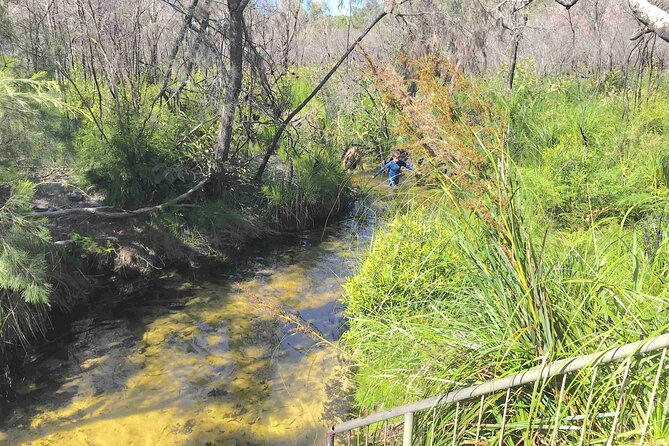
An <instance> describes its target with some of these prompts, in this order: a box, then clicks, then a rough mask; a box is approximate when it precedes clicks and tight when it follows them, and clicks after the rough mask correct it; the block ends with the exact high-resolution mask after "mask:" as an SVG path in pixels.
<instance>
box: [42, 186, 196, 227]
mask: <svg viewBox="0 0 669 446" xmlns="http://www.w3.org/2000/svg"><path fill="white" fill-rule="evenodd" d="M208 181H209V177H207V178H205V179H204V180H202V181H200V182H199V183H197V184H196V185H195V186H193V187H192V188H191V189H190V190H189V191H187V192H184V193H183V194H181V195H179V196H178V197H175V198H172V199H171V200H168V201H166V202H164V203H161V204H157V205H155V206H147V207H143V208H139V209H135V210H132V211H127V210H125V209H120V210H118V211H115V212H107V211H103V210H102V209H107V207H106V206H104V207H94V208H69V209H58V210H56V211H44V212H33V213H32V214H30V217H33V218H41V217H62V216H64V215H75V214H89V215H96V216H98V217H104V218H128V217H136V216H138V215H142V214H148V213H151V212H157V211H162V210H164V209H165V208H168V207H171V206H173V205H175V204H176V203H178V202H180V201H183V200H185V199H186V198H188V197H190V196H191V195H193V194H194V193H195V192H197V191H198V190H200V189H202V187H203V186H204V185H205V184H207V182H208Z"/></svg>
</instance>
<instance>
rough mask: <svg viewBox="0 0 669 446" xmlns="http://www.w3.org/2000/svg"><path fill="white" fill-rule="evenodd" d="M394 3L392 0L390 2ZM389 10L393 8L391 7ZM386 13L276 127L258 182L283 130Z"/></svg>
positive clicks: (259, 171)
mask: <svg viewBox="0 0 669 446" xmlns="http://www.w3.org/2000/svg"><path fill="white" fill-rule="evenodd" d="M390 3H392V2H390ZM389 10H392V8H389ZM386 15H388V11H383V12H381V13H380V14H379V15H377V16H376V17H375V18H374V20H372V22H371V23H370V24H369V25H368V26H367V28H365V30H364V31H363V32H362V33H361V34H360V35H359V36H358V38H357V39H356V40H355V42H353V43H352V44H351V45H350V46H349V47H348V48H347V49H346V51H344V54H342V56H341V57H340V58H339V60H338V61H337V63H335V64H334V66H333V67H332V68H330V71H328V72H327V73H326V74H325V76H323V79H321V81H320V82H319V83H318V85H316V87H314V89H313V90H312V91H311V93H309V96H307V97H306V98H305V99H304V100H303V101H302V102H301V103H300V104H299V105H298V106H297V107H296V108H295V109H294V110H293V111H292V112H290V113H289V114H288V116H286V118H285V119H284V120H283V121H281V124H279V128H278V129H276V132H275V133H274V137H273V138H272V141H271V142H270V143H269V146H268V147H267V150H266V151H265V156H264V157H263V160H262V163H260V167H259V168H258V172H257V173H256V177H255V180H256V182H258V183H259V182H260V181H261V180H262V176H263V173H264V172H265V169H266V168H267V163H268V162H269V159H270V157H271V156H272V155H274V154H275V153H276V149H277V148H278V146H279V141H280V140H281V136H282V135H283V132H284V131H285V130H286V128H287V127H288V124H290V122H291V121H292V120H293V118H294V117H295V116H297V114H298V113H300V111H302V109H303V108H304V107H305V106H306V105H307V104H308V103H309V101H311V100H312V99H313V98H314V96H316V95H317V94H318V92H319V91H320V90H321V88H323V86H324V85H325V84H326V83H327V82H328V80H330V78H331V77H332V75H333V74H335V72H336V71H337V69H338V68H339V67H340V66H341V64H342V63H343V62H344V61H345V60H346V59H347V58H348V55H349V54H351V52H352V51H353V50H354V49H355V47H356V46H357V45H358V44H359V43H360V42H361V41H362V39H364V38H365V36H366V35H367V34H369V32H370V31H371V30H372V28H374V26H375V25H376V24H377V23H379V22H380V21H381V19H382V18H384V17H385V16H386Z"/></svg>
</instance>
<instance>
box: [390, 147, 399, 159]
mask: <svg viewBox="0 0 669 446" xmlns="http://www.w3.org/2000/svg"><path fill="white" fill-rule="evenodd" d="M390 157H391V158H392V159H393V161H395V162H397V161H399V159H400V152H399V151H398V150H395V151H394V152H393V153H392V155H390Z"/></svg>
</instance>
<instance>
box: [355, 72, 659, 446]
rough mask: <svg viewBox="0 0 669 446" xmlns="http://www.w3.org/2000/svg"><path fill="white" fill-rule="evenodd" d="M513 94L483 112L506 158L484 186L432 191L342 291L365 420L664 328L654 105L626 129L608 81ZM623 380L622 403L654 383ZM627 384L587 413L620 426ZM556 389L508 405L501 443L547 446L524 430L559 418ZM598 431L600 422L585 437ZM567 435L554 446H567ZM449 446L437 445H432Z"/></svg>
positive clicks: (573, 392) (572, 404) (379, 241)
mask: <svg viewBox="0 0 669 446" xmlns="http://www.w3.org/2000/svg"><path fill="white" fill-rule="evenodd" d="M520 79H521V80H522V81H520V82H518V89H517V91H516V92H515V93H514V95H513V96H511V97H505V96H503V95H502V94H499V93H497V92H496V91H495V87H494V86H495V83H494V82H490V83H489V84H488V86H487V87H486V89H485V90H484V91H483V95H482V96H481V97H482V98H483V99H484V100H485V101H486V102H488V103H489V104H494V106H495V108H496V111H497V113H496V115H497V120H498V123H501V124H502V125H500V127H501V128H506V129H507V130H506V134H505V135H504V136H505V137H506V140H505V141H503V145H501V148H500V149H497V147H495V148H494V150H493V149H488V147H483V146H484V145H485V144H484V143H483V142H481V143H480V144H479V145H480V146H481V147H477V148H476V150H479V151H480V153H479V154H478V157H480V158H481V159H483V160H485V162H484V163H482V164H481V165H480V168H481V171H482V172H484V173H485V175H481V176H480V177H477V180H476V181H472V182H469V183H465V182H461V183H459V184H453V182H451V181H449V180H448V179H447V178H445V177H444V179H443V181H442V184H443V185H444V189H445V192H446V193H445V196H444V198H443V199H439V200H434V201H432V202H429V203H423V204H421V205H420V206H416V207H413V208H410V209H409V211H407V212H403V213H399V214H398V215H396V216H395V217H394V219H393V220H391V222H390V223H389V224H388V225H387V226H386V227H383V228H381V229H380V230H378V231H377V233H376V235H375V238H374V241H373V243H372V246H371V248H370V252H369V255H368V257H367V258H366V259H365V260H364V262H363V263H362V265H361V267H360V270H359V272H358V273H357V274H356V275H355V276H353V277H352V278H350V279H349V280H348V281H347V283H346V284H345V294H346V305H347V316H348V321H349V330H348V331H347V332H346V333H345V334H344V337H343V340H342V342H343V345H344V346H345V348H347V349H348V350H349V351H350V352H352V353H353V355H354V356H355V357H356V358H357V359H358V364H357V367H358V368H357V369H356V375H355V378H356V380H357V383H358V391H357V395H356V396H357V402H358V404H359V405H360V406H361V408H363V410H374V411H376V410H378V409H381V408H387V407H390V406H393V405H397V404H402V403H405V402H408V401H412V400H416V399H420V398H424V397H428V396H433V395H438V394H442V393H444V392H446V391H449V390H452V389H454V388H459V387H464V386H467V385H470V384H474V383H479V382H482V381H487V380H490V379H493V378H497V377H501V376H507V375H510V374H513V373H516V372H520V371H522V370H526V369H529V368H532V367H535V366H537V364H540V363H541V362H543V361H553V360H556V359H560V358H564V357H569V356H575V355H581V354H587V353H592V352H595V351H600V350H604V349H606V348H609V347H611V346H613V345H620V344H624V343H628V342H633V341H637V340H640V339H645V338H647V337H650V336H653V335H655V334H658V333H661V332H666V331H667V330H669V287H667V285H666V276H667V272H669V269H668V268H669V264H668V263H667V260H666V259H667V249H669V237H667V230H668V229H669V228H667V224H666V221H665V219H666V218H667V216H666V210H665V205H666V196H667V195H666V194H667V182H666V178H667V170H668V169H667V165H668V162H667V159H669V157H668V156H667V155H666V153H667V152H666V147H667V142H669V141H667V134H668V133H667V131H668V130H669V127H668V126H667V122H668V121H667V119H666V118H667V110H669V107H668V106H667V105H669V104H667V102H666V99H665V98H666V97H667V94H666V92H665V93H663V94H658V95H656V96H654V97H652V98H651V99H649V100H648V101H647V102H646V103H645V104H643V105H642V106H641V107H640V109H638V110H630V111H627V115H626V118H625V119H623V118H622V116H623V112H624V111H625V110H624V106H623V95H622V93H621V92H620V91H619V89H618V88H619V87H618V84H617V82H616V79H615V76H612V77H611V78H610V79H605V80H604V81H602V82H599V83H592V84H591V83H587V82H585V81H580V82H579V81H576V80H571V79H568V78H559V79H543V80H538V79H536V78H535V77H533V76H532V75H531V74H522V75H521V76H520ZM661 88H664V87H661ZM662 91H664V90H662ZM420 94H423V95H429V91H425V90H424V91H422V92H419V95H420ZM466 94H467V92H466V91H462V92H455V93H454V96H455V98H454V100H453V101H452V103H453V113H454V114H462V113H465V114H466V113H467V111H466V110H467V100H466ZM458 95H460V97H458ZM463 98H464V99H463ZM483 124H484V125H490V123H483ZM493 124H494V123H493ZM483 131H487V132H488V133H489V134H491V135H494V134H495V131H494V129H492V130H486V129H485V128H484V129H483ZM437 135H438V134H437V133H426V134H424V137H425V138H427V137H433V138H436V137H437ZM584 135H585V136H584ZM491 140H492V139H491ZM483 141H485V140H483ZM435 146H437V145H436V144H435ZM507 153H508V155H507ZM640 153H642V154H643V156H640V155H639V154H640ZM474 155H475V154H474ZM470 170H472V169H471V168H470ZM470 174H471V172H470ZM509 178H511V179H509ZM465 197H466V199H464V198H465ZM458 200H461V201H458ZM635 364H637V365H635V373H636V374H637V378H635V380H634V381H633V382H632V383H630V389H629V392H635V391H639V392H641V391H642V390H643V389H646V390H645V391H647V383H648V382H650V381H651V380H652V379H653V377H654V369H653V367H652V366H650V365H649V364H647V363H645V362H639V363H635ZM623 369H624V367H622V366H621V367H613V368H611V369H607V370H600V378H599V379H598V381H597V386H596V387H595V389H594V395H595V397H594V399H593V405H594V406H593V407H591V408H590V410H591V411H592V412H591V413H594V412H597V413H604V412H613V411H615V408H616V404H617V397H616V395H617V390H616V391H615V392H614V389H618V388H619V385H620V384H619V383H620V379H621V375H622V373H623ZM590 377H591V375H590V374H589V372H583V373H581V374H574V375H573V376H572V375H570V379H569V381H568V383H567V387H566V390H565V397H564V399H563V407H562V411H563V412H562V413H571V414H574V413H583V409H584V406H585V404H586V400H587V396H588V392H589V388H590ZM661 385H662V386H664V387H663V388H666V387H667V386H668V385H669V381H667V380H664V381H663V382H662V384H661ZM635 386H636V387H635ZM644 386H645V387H644ZM558 389H559V385H556V383H555V381H549V382H546V383H542V384H541V385H540V386H539V387H537V388H526V387H525V388H520V389H518V390H516V391H514V394H513V408H512V410H511V411H510V413H511V416H510V417H511V418H510V419H508V420H507V421H508V423H509V424H508V426H507V427H508V431H507V434H508V438H509V440H508V443H506V444H509V445H510V444H540V443H542V442H543V441H544V440H545V438H543V433H537V432H536V431H534V428H533V427H532V426H535V425H537V424H541V423H540V421H539V419H538V417H544V418H548V419H553V418H551V417H554V414H555V411H556V410H557V409H556V400H557V392H558V391H559V390H558ZM540 391H541V392H540ZM486 404H487V406H488V407H489V408H490V410H489V411H487V412H486V413H487V415H486V420H485V421H484V422H485V423H487V424H499V423H500V422H501V412H500V411H495V410H494V409H493V408H494V407H495V405H497V407H499V406H500V404H501V403H500V401H495V400H494V397H491V398H486ZM668 407H669V406H667V405H664V406H660V405H658V406H657V413H656V414H654V416H653V418H652V421H651V426H652V429H651V431H653V432H654V433H653V435H654V436H655V438H661V436H662V435H663V433H666V422H665V421H663V420H666V418H667V408H668ZM477 410H478V405H477V404H476V403H474V404H472V405H471V407H469V406H466V405H462V406H461V412H460V414H459V416H460V417H461V418H460V419H461V420H466V419H469V420H472V419H473V420H474V423H475V420H476V416H477ZM627 410H629V411H631V412H630V413H629V414H628V415H626V418H625V419H624V420H621V424H620V425H619V432H620V435H621V436H625V435H627V436H631V435H636V434H638V432H639V420H642V419H643V408H640V407H636V406H634V407H632V408H629V407H628V409H627ZM430 415H431V414H430ZM454 417H455V407H445V408H444V409H443V410H441V411H440V413H438V414H437V417H436V420H438V421H437V423H438V424H439V425H438V426H437V427H436V429H437V430H436V431H439V432H441V431H442V429H447V428H448V429H450V426H452V422H453V419H454ZM429 418H430V420H431V417H429ZM533 420H534V421H533ZM421 422H426V423H427V422H429V421H421V419H420V418H419V423H421ZM449 423H451V424H449ZM606 423H607V422H606V421H601V422H600V421H596V422H594V424H593V426H592V429H591V430H589V431H588V434H591V433H593V434H594V433H595V432H598V431H603V430H605V427H606ZM602 427H604V428H602ZM429 430H430V427H429V426H426V427H425V429H423V430H422V431H423V432H428V431H429ZM607 432H608V431H607ZM486 435H487V434H486ZM570 435H571V434H569V433H564V438H568V439H569V440H567V441H566V443H565V444H573V443H575V442H577V441H578V437H577V436H576V439H575V440H574V437H573V436H571V437H570ZM430 440H431V439H430V438H429V436H424V437H420V438H416V439H415V441H416V442H417V444H419V443H420V442H423V441H424V442H425V444H431V442H430ZM598 440H599V439H595V438H593V439H592V441H593V443H595V442H596V441H598ZM486 441H488V442H491V443H495V444H496V443H498V442H499V439H498V438H496V439H495V438H486ZM450 443H451V437H450V435H449V436H448V439H447V443H446V442H445V441H444V440H443V438H442V439H436V442H435V443H434V444H450ZM586 443H587V441H586Z"/></svg>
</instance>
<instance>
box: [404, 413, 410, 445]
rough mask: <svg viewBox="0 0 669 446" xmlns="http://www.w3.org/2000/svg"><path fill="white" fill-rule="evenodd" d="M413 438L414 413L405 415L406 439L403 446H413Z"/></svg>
mask: <svg viewBox="0 0 669 446" xmlns="http://www.w3.org/2000/svg"><path fill="white" fill-rule="evenodd" d="M412 437H413V412H407V413H405V414H404V437H403V439H402V446H411V438H412Z"/></svg>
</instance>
